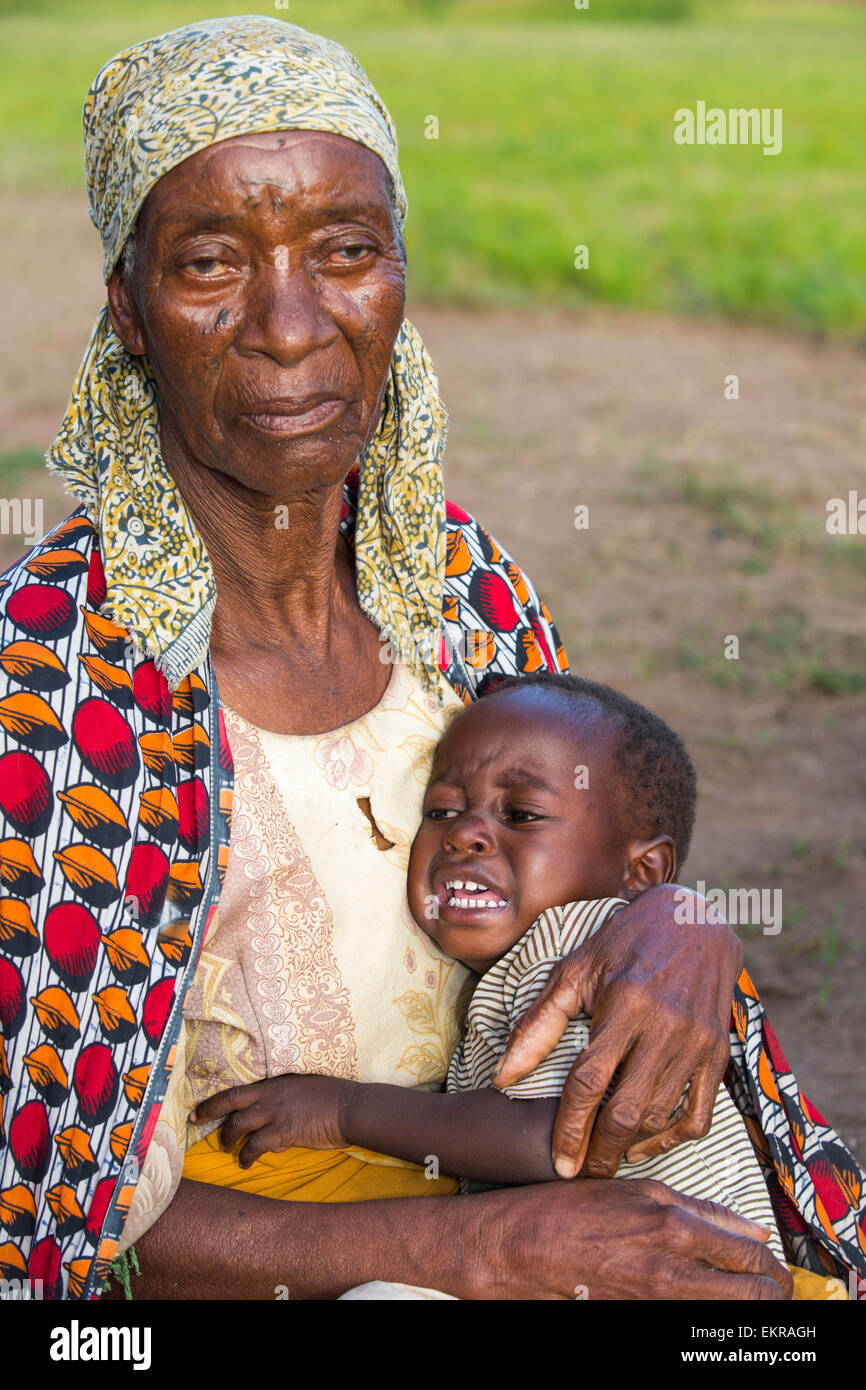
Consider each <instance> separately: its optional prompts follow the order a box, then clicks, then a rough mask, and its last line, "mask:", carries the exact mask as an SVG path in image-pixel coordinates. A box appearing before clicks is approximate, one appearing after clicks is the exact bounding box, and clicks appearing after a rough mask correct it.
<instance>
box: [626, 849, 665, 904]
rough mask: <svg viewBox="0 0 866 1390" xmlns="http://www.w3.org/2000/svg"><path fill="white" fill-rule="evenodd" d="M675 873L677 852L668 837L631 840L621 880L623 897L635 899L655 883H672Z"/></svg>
mask: <svg viewBox="0 0 866 1390" xmlns="http://www.w3.org/2000/svg"><path fill="white" fill-rule="evenodd" d="M676 872H677V852H676V848H675V846H674V842H673V840H672V839H671V837H670V835H658V836H657V837H656V838H655V839H654V840H632V842H631V844H630V845H629V847H628V866H627V868H626V873H625V876H624V878H623V884H622V886H623V896H628V897H635V896H637V894H638V893H642V892H643V890H644V889H645V888H652V887H654V886H655V884H657V883H672V882H673V880H674V878H675V876H676Z"/></svg>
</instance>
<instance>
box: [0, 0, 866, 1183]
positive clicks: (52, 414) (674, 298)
mask: <svg viewBox="0 0 866 1390" xmlns="http://www.w3.org/2000/svg"><path fill="white" fill-rule="evenodd" d="M238 12H253V13H265V14H272V15H275V16H276V17H278V18H284V19H288V20H290V21H293V22H296V23H298V24H301V25H303V26H305V27H308V28H312V29H315V30H317V31H319V32H322V33H326V34H328V35H330V36H331V37H334V38H336V39H338V40H339V41H340V42H342V43H344V44H346V45H347V46H348V47H349V48H350V49H351V50H352V51H353V52H354V53H355V54H356V56H357V57H358V58H359V60H360V61H361V62H362V63H363V64H364V66H365V67H366V68H367V70H368V72H369V73H370V76H371V78H372V80H373V82H374V83H375V85H376V86H377V87H378V88H379V90H380V92H381V93H382V96H383V97H384V99H385V101H386V102H387V104H388V106H389V108H390V110H391V112H392V114H393V116H394V118H395V121H396V124H397V128H398V132H399V136H400V146H401V164H402V168H403V173H404V179H405V182H406V186H407V190H408V195H409V202H410V215H409V222H408V224H407V244H408V252H409V259H410V279H409V308H408V312H409V314H410V316H411V317H412V318H413V319H414V320H415V321H416V322H417V323H418V325H419V327H420V328H421V331H422V333H423V336H424V338H425V341H426V342H427V345H428V347H429V349H430V351H431V353H432V356H433V358H434V361H435V362H436V364H437V368H438V370H439V374H440V380H441V384H442V391H443V395H444V398H445V401H446V403H447V405H448V407H449V410H450V413H451V429H450V433H449V444H448V453H447V458H446V474H447V484H448V492H449V495H450V496H452V497H453V498H454V499H455V500H456V501H458V502H460V503H461V504H462V505H464V506H466V507H468V508H469V509H470V510H474V511H475V512H476V513H477V514H478V515H479V516H480V517H481V519H482V520H483V521H484V522H485V523H486V524H487V525H488V526H489V527H490V528H491V530H492V531H493V532H494V534H496V535H497V537H498V538H499V539H500V541H501V542H502V543H503V544H504V545H505V546H506V547H507V548H508V549H509V550H511V551H512V552H513V553H514V554H515V555H516V557H517V558H518V559H519V560H520V562H521V564H523V565H524V566H525V568H526V569H527V571H528V573H529V574H530V575H531V577H532V578H533V579H534V580H535V582H536V583H537V585H538V587H539V588H540V589H541V591H542V592H543V594H544V596H545V598H546V599H547V601H548V603H549V605H550V607H551V609H552V610H553V612H554V615H555V617H556V619H557V621H558V623H559V625H560V627H561V630H562V633H563V636H564V638H565V642H566V646H567V648H568V650H569V654H570V656H571V659H572V665H573V667H574V669H576V670H579V671H581V672H582V673H584V674H586V675H589V676H592V677H595V678H598V679H603V680H608V681H610V682H611V683H612V684H615V685H617V686H619V687H621V688H623V689H625V690H626V691H627V692H628V693H630V694H632V695H634V696H635V697H636V698H638V699H640V700H642V701H644V702H645V703H646V704H648V705H650V706H651V707H653V708H655V709H657V710H658V711H659V712H660V713H661V714H662V715H664V716H665V717H666V718H668V719H669V720H670V721H671V723H673V724H674V726H675V727H676V728H677V729H679V730H680V732H681V733H682V734H683V735H684V737H685V738H686V741H687V743H688V745H689V747H690V749H691V751H692V753H693V756H694V759H695V762H696V765H697V768H698V774H699V782H700V805H699V818H698V833H697V836H696V839H695V842H694V847H693V851H692V854H691V856H690V859H689V861H688V864H687V866H686V868H685V871H684V873H683V875H682V878H683V880H684V881H686V882H690V883H695V881H696V880H697V879H699V878H700V879H703V880H704V881H705V882H706V883H708V884H709V885H712V886H720V887H735V886H741V887H746V888H748V887H764V888H769V889H773V888H779V887H780V888H782V890H783V901H784V925H783V930H782V932H781V933H780V935H779V936H764V935H763V933H762V930H761V927H760V925H757V926H749V925H746V926H744V927H743V926H741V928H740V930H741V934H742V935H743V937H744V939H745V941H746V949H747V959H748V963H749V966H750V969H752V971H753V973H754V975H755V978H756V980H757V982H758V984H759V987H760V989H761V991H762V993H763V994H764V995H765V997H766V1002H767V1005H768V1008H769V1010H770V1014H771V1017H772V1018H773V1019H774V1020H775V1021H776V1024H777V1030H778V1032H779V1033H780V1036H781V1038H782V1042H783V1046H784V1047H785V1048H786V1050H787V1052H788V1054H789V1056H790V1058H791V1060H792V1061H793V1063H794V1065H795V1067H796V1069H797V1071H798V1074H799V1075H800V1078H801V1080H802V1082H803V1085H804V1087H805V1089H806V1090H807V1092H808V1093H809V1094H812V1095H813V1097H814V1099H815V1100H816V1102H817V1103H818V1104H819V1105H820V1106H821V1108H822V1109H823V1110H824V1111H825V1112H826V1113H827V1115H828V1117H829V1118H830V1119H831V1121H832V1122H834V1123H835V1124H837V1125H838V1127H839V1128H840V1129H841V1131H842V1132H843V1134H844V1135H845V1137H846V1138H847V1139H848V1141H849V1142H850V1143H852V1144H853V1145H854V1146H855V1147H857V1148H859V1151H860V1154H861V1156H862V1155H863V1154H864V1153H866V1105H864V1083H863V1065H862V1057H863V1054H864V1049H866V1011H864V1002H863V1001H864V996H866V988H864V983H866V982H864V974H866V972H864V965H866V933H864V930H863V920H864V914H863V906H862V905H863V901H864V897H866V834H864V830H866V816H864V801H866V631H864V624H863V611H864V584H866V536H849V537H830V536H828V534H827V531H826V528H825V518H826V502H827V500H828V499H829V498H831V497H846V496H847V494H848V492H849V490H852V489H854V490H857V489H859V495H860V496H861V497H866V463H864V444H866V377H864V361H866V358H864V352H863V350H864V348H866V196H864V195H866V156H864V152H863V135H864V131H866V78H864V74H866V6H864V5H863V4H859V3H856V4H855V3H851V4H841V3H833V0H813V3H808V4H805V3H785V2H784V0H751V2H749V3H747V2H746V0H715V3H707V4H705V3H702V0H692V2H691V3H690V2H689V0H607V3H605V0H590V8H589V10H587V11H578V10H575V9H574V6H573V3H572V0H561V2H560V0H498V2H497V3H493V2H492V0H452V3H442V0H291V3H290V8H289V9H282V8H277V7H275V6H274V7H271V6H269V5H268V4H266V3H260V4H259V5H252V6H248V5H243V4H239V3H238V0H173V3H170V4H169V3H165V2H164V0H27V3H26V4H25V3H20V4H19V3H15V0H0V195H2V198H3V205H4V235H3V238H2V240H0V302H2V304H3V314H2V316H0V354H2V355H0V392H2V399H3V408H4V416H3V419H4V440H3V442H0V493H2V494H3V496H5V497H11V496H18V497H40V498H42V499H43V500H44V507H45V526H46V527H47V526H48V525H49V524H51V523H52V522H54V521H56V520H59V519H60V518H61V517H62V516H64V515H65V514H66V513H67V512H68V511H69V510H70V509H71V503H70V501H69V499H68V498H65V497H64V496H63V495H62V494H61V493H60V490H59V488H58V487H57V485H56V483H55V482H54V481H52V480H50V479H48V478H47V475H45V474H44V472H43V471H42V469H41V462H40V461H41V455H42V452H43V450H44V449H45V447H46V446H47V444H48V443H49V442H50V441H51V439H52V438H53V436H54V432H55V430H56V427H57V424H58V422H59V419H60V416H61V414H62V411H63V407H64V405H65V403H66V399H67V396H68V392H69V389H70V386H71V383H72V379H73V376H74V372H75V369H76V367H77V365H78V361H79V359H80V355H81V352H82V350H83V347H84V345H85V342H86V339H87V334H88V331H89V328H90V324H91V323H92V320H93V317H94V316H95V314H96V312H97V309H98V308H99V305H100V303H101V301H102V297H103V287H102V283H101V279H100V274H99V262H100V256H99V248H98V238H97V235H96V232H95V231H94V229H93V228H92V226H90V224H89V221H88V218H87V210H86V203H85V199H84V194H83V191H82V175H81V148H80V110H81V103H82V99H83V96H84V92H85V91H86V88H87V86H88V84H89V82H90V81H91V79H92V77H93V75H94V73H95V72H96V69H97V67H98V66H99V65H100V63H101V62H103V61H104V60H105V59H106V58H107V57H108V56H110V55H111V54H112V53H114V52H115V51H117V50H118V49H120V48H122V47H125V46H127V45H128V44H130V43H133V42H135V41H137V40H139V39H141V38H145V37H147V36H149V35H152V34H154V33H157V32H159V31H160V30H163V29H166V28H172V27H176V26H178V25H180V24H183V23H187V22H190V21H192V20H194V19H199V18H202V17H206V16H208V15H219V14H232V13H238ZM698 100H704V101H706V103H707V105H708V106H710V105H718V106H721V107H723V108H728V107H738V106H745V107H752V106H756V107H759V108H761V107H770V108H775V107H781V108H782V110H783V123H784V124H783V132H784V144H783V150H782V153H781V154H780V155H779V156H778V157H775V158H773V157H767V156H764V155H762V153H761V150H760V148H759V147H707V146H704V147H698V146H695V147H679V146H676V145H675V144H674V142H673V139H672V129H673V114H674V111H675V110H676V109H677V108H678V107H682V106H686V107H691V108H694V106H695V103H696V102H697V101H698ZM429 116H436V117H437V118H438V121H439V138H438V140H427V139H425V134H424V132H425V121H426V119H427V118H428V117H429ZM578 244H586V245H588V247H589V252H590V265H589V269H587V270H581V271H577V270H575V269H574V265H573V261H574V248H575V246H576V245H578ZM730 373H736V374H737V375H738V376H739V380H740V397H739V399H738V400H726V399H725V398H724V395H723V386H724V380H725V377H726V376H728V375H729V374H730ZM581 504H582V505H586V506H588V507H589V509H590V527H589V530H587V531H576V530H575V528H574V525H573V517H574V508H575V506H578V505H581ZM23 548H24V547H23V544H22V541H21V538H20V537H16V536H10V535H0V567H2V566H5V565H6V564H9V563H11V562H12V561H13V560H14V559H15V558H16V556H17V555H18V554H20V553H21V551H22V549H23ZM730 634H734V635H737V636H738V637H739V641H740V659H739V660H738V661H736V662H732V661H727V660H725V658H724V654H723V652H724V642H725V638H726V637H727V636H728V635H730Z"/></svg>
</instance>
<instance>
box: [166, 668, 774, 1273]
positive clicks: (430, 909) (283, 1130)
mask: <svg viewBox="0 0 866 1390" xmlns="http://www.w3.org/2000/svg"><path fill="white" fill-rule="evenodd" d="M694 809H695V775H694V771H693V768H692V765H691V762H690V760H689V757H688V754H687V753H686V750H685V748H684V747H683V745H682V743H681V741H680V740H679V738H678V737H677V735H676V734H674V733H673V732H672V730H671V729H669V728H668V726H667V725H666V724H665V723H663V721H662V720H661V719H659V718H657V717H656V716H655V715H653V714H651V713H650V712H649V711H648V710H646V709H644V708H643V707H642V706H641V705H638V704H636V703H635V702H634V701H632V700H629V699H627V698H626V697H625V696H623V695H621V694H618V693H617V692H616V691H614V690H611V689H610V688H609V687H607V686H602V685H597V684H594V683H592V682H589V681H583V680H579V679H577V678H575V677H571V676H552V675H538V676H530V677H525V678H521V679H519V680H518V679H513V680H510V681H506V682H503V684H502V685H501V686H500V687H498V688H497V689H496V691H495V692H494V693H492V694H490V695H488V696H485V697H484V698H483V699H481V700H479V701H477V702H476V703H475V704H474V705H471V706H469V707H468V708H467V709H465V710H463V711H461V712H460V713H459V714H458V715H457V716H456V717H455V719H454V720H453V721H452V723H451V724H450V725H449V727H448V729H447V731H446V733H445V735H444V737H443V738H442V740H441V742H440V744H439V746H438V748H437V751H436V755H435V759H434V764H433V768H432V773H431V777H430V782H429V785H428V787H427V791H426V794H425V800H424V809H423V820H422V823H421V826H420V828H419V830H418V833H417V835H416V837H415V840H414V842H413V846H412V852H411V856H410V860H409V874H408V897H409V905H410V907H411V910H412V914H413V916H414V917H415V920H416V921H417V922H418V924H419V925H420V926H421V927H422V928H423V929H424V930H425V931H426V932H428V933H429V935H430V936H431V937H432V938H433V939H434V940H435V941H436V942H437V943H438V945H439V946H440V947H441V948H442V950H444V951H446V952H447V953H448V954H449V955H451V956H454V957H455V958H456V959H458V960H461V961H463V962H464V963H465V964H466V965H468V966H469V967H470V968H471V969H472V970H475V971H477V972H478V974H479V975H480V976H481V979H480V981H479V983H478V985H477V987H476V989H475V993H474V995H473V997H472V1000H471V1002H470V1004H469V1009H468V1014H467V1019H466V1026H465V1032H464V1036H463V1040H462V1042H461V1043H460V1045H459V1047H458V1048H457V1051H456V1052H455V1054H454V1056H453V1058H452V1061H451V1066H450V1069H449V1072H448V1079H447V1086H446V1091H445V1092H423V1091H419V1090H412V1089H409V1088H403V1087H400V1086H387V1085H378V1084H362V1083H358V1082H352V1081H344V1080H341V1079H339V1078H333V1077H321V1076H297V1075H289V1076H281V1077H272V1078H269V1079H268V1080H267V1081H266V1082H263V1083H260V1084H259V1085H258V1086H256V1087H255V1102H254V1104H251V1106H250V1108H249V1109H248V1110H244V1109H241V1110H236V1111H235V1112H234V1113H233V1114H232V1116H231V1119H230V1121H229V1122H227V1124H226V1127H225V1130H224V1140H226V1139H228V1140H230V1142H231V1143H233V1144H234V1143H237V1141H238V1140H239V1139H240V1138H242V1137H243V1136H244V1135H247V1134H252V1135H253V1136H254V1137H253V1138H252V1139H249V1140H247V1141H246V1144H245V1147H244V1148H243V1149H242V1150H241V1151H240V1154H239V1156H238V1162H239V1164H240V1165H241V1166H242V1167H248V1166H249V1165H250V1164H251V1163H252V1162H253V1161H254V1159H255V1158H256V1157H258V1156H259V1155H260V1154H262V1153H265V1152H267V1151H279V1150H282V1149H285V1148H288V1147H292V1146H296V1145H301V1146H306V1147H309V1148H341V1147H351V1146H361V1147H363V1148H366V1149H370V1150H376V1151H378V1152H380V1153H383V1154H391V1155H394V1156H395V1157H397V1158H401V1159H406V1160H409V1161H410V1162H413V1163H417V1164H420V1165H429V1164H431V1161H432V1160H434V1159H435V1163H434V1164H433V1168H434V1170H441V1172H442V1173H454V1174H458V1175H459V1176H460V1177H461V1179H462V1180H463V1182H462V1186H463V1189H464V1191H465V1190H472V1188H473V1182H474V1184H475V1185H478V1184H482V1185H485V1186H486V1185H511V1184H520V1183H533V1182H541V1181H547V1180H551V1179H554V1178H556V1176H557V1174H556V1172H555V1170H554V1168H553V1163H552V1158H551V1135H552V1130H553V1125H554V1120H555V1117H556V1110H557V1106H558V1102H559V1098H560V1095H561V1092H562V1087H563V1083H564V1081H565V1078H566V1076H567V1074H568V1071H569V1069H570V1067H571V1064H572V1062H573V1061H574V1059H575V1058H576V1057H577V1055H578V1053H579V1052H580V1051H581V1050H582V1049H583V1048H584V1047H585V1046H586V1045H587V1042H588V1037H589V1024H590V1020H589V1019H588V1018H586V1017H579V1018H577V1019H574V1020H572V1022H571V1023H570V1024H569V1026H568V1028H567V1029H566V1032H565V1033H564V1035H563V1037H562V1039H561V1040H560V1042H559V1043H558V1045H557V1046H556V1048H555V1049H554V1051H553V1052H552V1053H551V1055H550V1056H549V1057H548V1058H546V1059H545V1061H543V1062H542V1063H541V1064H540V1065H539V1066H538V1067H537V1068H536V1069H535V1071H534V1072H532V1073H531V1074H530V1075H529V1076H527V1077H525V1078H524V1079H523V1080H521V1081H520V1082H518V1083H517V1084H516V1085H513V1086H509V1087H507V1088H506V1090H505V1091H504V1092H503V1091H500V1090H497V1089H495V1087H493V1085H492V1084H491V1083H492V1080H493V1077H494V1075H495V1073H496V1071H497V1068H498V1066H499V1062H500V1060H501V1057H502V1054H503V1053H504V1051H505V1047H506V1044H507V1041H508V1037H509V1034H510V1032H511V1029H512V1028H513V1026H514V1024H515V1023H516V1022H517V1021H518V1019H519V1018H520V1017H521V1016H522V1015H523V1014H524V1013H525V1012H526V1010H527V1008H528V1007H529V1005H530V1004H531V1003H532V1001H533V1000H534V999H535V998H536V997H537V995H538V994H539V993H540V991H541V990H542V988H543V986H544V984H545V982H546V980H547V978H548V976H549V974H550V971H551V969H552V967H553V965H554V963H555V962H556V961H557V960H559V959H560V958H561V957H562V956H564V955H566V954H568V953H569V952H570V951H573V950H574V949H576V948H577V947H578V946H579V945H581V943H582V942H584V941H585V940H586V939H587V938H588V937H589V936H590V935H591V934H592V933H594V932H595V931H597V930H599V929H600V928H601V927H603V926H604V925H605V924H606V923H608V921H609V919H610V918H611V917H612V916H613V915H614V914H615V913H616V912H617V911H618V910H619V909H621V908H622V907H624V906H625V905H626V904H627V903H628V901H629V900H630V899H632V898H633V897H634V896H635V895H636V894H638V893H640V892H641V891H642V890H643V889H645V888H647V887H649V886H651V885H652V884H656V883H665V882H670V881H671V880H673V879H674V878H675V876H676V872H677V868H678V865H681V864H682V862H683V860H684V859H685V856H686V853H687V850H688V846H689V840H690V837H691V833H692V827H693V823H694ZM606 929H607V930H609V931H615V930H616V923H615V922H610V924H609V926H607V928H606ZM249 1089H250V1091H251V1092H252V1091H253V1088H252V1087H250V1088H249ZM675 1103H676V1102H675ZM226 1113H227V1112H226V1110H225V1108H222V1109H220V1098H219V1097H214V1098H212V1099H211V1100H210V1101H207V1102H205V1103H204V1104H203V1105H200V1106H199V1107H198V1110H197V1112H196V1113H195V1115H194V1117H193V1118H194V1120H195V1121H196V1122H201V1121H204V1120H206V1119H209V1120H213V1119H215V1118H217V1117H218V1116H220V1115H224V1114H226ZM617 1176H618V1177H624V1178H639V1177H642V1178H647V1177H652V1178H656V1179H659V1180H660V1181H663V1182H665V1183H667V1184H668V1185H669V1186H670V1187H673V1188H675V1189H676V1190H677V1191H679V1192H683V1193H686V1194H688V1195H691V1196H695V1197H702V1198H708V1199H710V1200H712V1201H714V1202H719V1203H722V1204H723V1205H724V1206H726V1207H728V1208H729V1209H730V1210H732V1211H734V1212H736V1213H737V1214H738V1215H740V1216H743V1217H746V1218H748V1219H750V1220H752V1221H755V1222H757V1223H759V1224H760V1225H762V1226H765V1227H767V1228H768V1230H769V1231H770V1237H769V1241H768V1244H769V1246H770V1248H771V1250H772V1251H773V1253H774V1254H775V1255H777V1257H778V1258H779V1259H781V1260H784V1258H785V1256H784V1252H783V1247H782V1243H781V1239H780V1236H779V1233H778V1230H777V1228H776V1223H775V1220H774V1217H773V1211H772V1207H771V1204H770V1199H769V1195H768V1192H767V1187H766V1184H765V1182H764V1179H763V1177H762V1174H761V1170H760V1167H759V1165H758V1161H757V1159H756V1157H755V1153H754V1150H753V1148H752V1145H751V1141H750V1139H749V1137H748V1134H747V1131H746V1128H745V1123H744V1121H743V1119H742V1117H741V1116H740V1114H739V1112H738V1110H737V1108H736V1106H735V1105H734V1102H733V1101H732V1099H731V1097H730V1096H729V1094H728V1092H727V1090H726V1089H725V1087H724V1086H722V1087H720V1089H719V1093H718V1096H717V1098H716V1103H715V1109H714V1113H713V1120H712V1126H711V1129H710V1132H709V1134H708V1135H707V1136H706V1137H705V1138H703V1139H699V1140H696V1141H693V1142H688V1143H685V1144H682V1145H681V1146H680V1147H678V1148H677V1149H675V1150H674V1151H673V1152H671V1153H669V1154H662V1155H659V1156H657V1157H655V1158H652V1159H647V1160H643V1161H640V1162H636V1163H633V1164H629V1163H627V1162H625V1161H624V1162H623V1163H622V1164H621V1165H620V1168H619V1170H618V1173H617Z"/></svg>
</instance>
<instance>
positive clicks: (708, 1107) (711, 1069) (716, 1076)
mask: <svg viewBox="0 0 866 1390" xmlns="http://www.w3.org/2000/svg"><path fill="white" fill-rule="evenodd" d="M726 1065H727V1052H724V1055H722V1051H719V1052H718V1053H717V1054H716V1055H715V1056H714V1057H713V1058H712V1059H710V1060H709V1061H707V1062H706V1063H705V1064H704V1066H703V1067H701V1069H700V1070H699V1071H698V1072H697V1073H696V1074H695V1076H694V1077H693V1079H692V1081H691V1084H690V1085H689V1090H688V1094H687V1096H686V1098H685V1101H684V1102H683V1107H682V1109H681V1110H680V1112H679V1114H678V1115H676V1116H675V1117H674V1118H669V1119H668V1122H667V1124H666V1125H664V1127H662V1128H661V1129H659V1130H658V1132H657V1133H656V1134H654V1135H652V1136H651V1137H650V1138H648V1139H642V1140H640V1142H639V1143H636V1144H632V1145H631V1147H630V1148H629V1150H628V1160H629V1162H630V1163H637V1162H638V1161H639V1160H640V1159H642V1158H654V1157H655V1155H656V1154H660V1153H668V1152H669V1151H670V1150H671V1149H675V1148H676V1147H677V1145H678V1144H683V1143H685V1142H686V1141H687V1140H689V1139H702V1138H703V1136H704V1135H705V1134H709V1132H710V1125H711V1124H712V1119H713V1107H714V1105H715V1103H716V1096H717V1095H718V1093H719V1086H720V1085H721V1083H722V1076H723V1074H724V1070H725V1066H726ZM677 1084H678V1085H680V1094H682V1090H683V1089H684V1087H685V1081H683V1082H682V1083H680V1082H679V1081H678V1082H677ZM651 1128H656V1126H655V1125H649V1124H647V1123H645V1124H644V1129H645V1130H646V1129H651Z"/></svg>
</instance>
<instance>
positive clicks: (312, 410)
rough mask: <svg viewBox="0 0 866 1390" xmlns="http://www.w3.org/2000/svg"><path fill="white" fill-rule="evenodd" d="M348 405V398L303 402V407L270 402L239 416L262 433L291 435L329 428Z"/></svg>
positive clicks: (287, 436) (283, 436)
mask: <svg viewBox="0 0 866 1390" xmlns="http://www.w3.org/2000/svg"><path fill="white" fill-rule="evenodd" d="M345 409H346V402H345V401H344V400H324V401H322V400H320V401H317V402H315V404H311V405H308V406H304V405H303V403H301V405H300V408H297V407H295V406H290V405H282V404H280V405H267V406H264V407H263V408H262V409H261V410H258V411H246V412H245V413H244V414H243V415H241V416H239V418H240V419H241V420H242V421H243V422H244V424H246V425H251V426H252V427H253V429H255V430H259V431H260V432H261V433H262V434H269V435H272V436H273V435H276V436H279V437H280V438H281V439H288V438H294V437H295V436H296V435H302V434H315V433H317V432H318V431H319V430H323V429H326V428H327V427H328V425H332V424H333V423H334V422H335V420H337V419H338V418H339V416H340V415H341V414H342V413H343V411H344V410H345Z"/></svg>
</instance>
